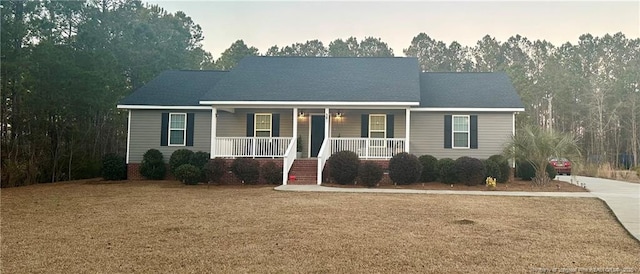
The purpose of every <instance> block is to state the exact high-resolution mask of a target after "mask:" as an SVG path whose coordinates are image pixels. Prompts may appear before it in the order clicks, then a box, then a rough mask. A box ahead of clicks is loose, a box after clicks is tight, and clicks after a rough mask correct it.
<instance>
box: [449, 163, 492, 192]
mask: <svg viewBox="0 0 640 274" xmlns="http://www.w3.org/2000/svg"><path fill="white" fill-rule="evenodd" d="M454 170H455V171H456V172H457V173H458V182H461V183H464V184H466V185H468V186H477V185H479V184H483V183H484V180H485V178H486V177H485V173H486V171H485V169H484V164H482V161H480V160H479V159H476V158H472V157H467V156H463V157H460V158H458V159H456V161H455V164H454Z"/></svg>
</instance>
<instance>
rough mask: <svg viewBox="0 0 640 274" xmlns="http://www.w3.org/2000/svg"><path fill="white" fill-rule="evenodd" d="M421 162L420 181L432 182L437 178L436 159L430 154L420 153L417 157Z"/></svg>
mask: <svg viewBox="0 0 640 274" xmlns="http://www.w3.org/2000/svg"><path fill="white" fill-rule="evenodd" d="M418 160H419V161H420V164H422V174H421V175H420V181H421V182H433V181H435V180H438V159H437V158H436V157H433V156H431V155H422V156H420V157H418Z"/></svg>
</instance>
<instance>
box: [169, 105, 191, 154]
mask: <svg viewBox="0 0 640 274" xmlns="http://www.w3.org/2000/svg"><path fill="white" fill-rule="evenodd" d="M173 115H184V128H182V129H179V128H171V117H172V116H173ZM187 119H189V118H188V117H187V113H186V112H170V113H169V126H168V127H167V128H168V132H167V146H170V147H183V146H186V145H187ZM171 130H182V144H172V143H171Z"/></svg>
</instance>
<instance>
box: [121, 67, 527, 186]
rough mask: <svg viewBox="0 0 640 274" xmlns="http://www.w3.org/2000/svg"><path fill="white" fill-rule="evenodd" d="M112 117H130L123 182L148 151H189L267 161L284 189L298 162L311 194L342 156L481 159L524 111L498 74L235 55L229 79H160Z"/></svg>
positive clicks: (217, 75)
mask: <svg viewBox="0 0 640 274" xmlns="http://www.w3.org/2000/svg"><path fill="white" fill-rule="evenodd" d="M118 108H120V109H127V110H128V111H129V122H128V135H127V136H128V137H127V155H126V161H127V164H128V166H129V175H130V176H131V175H136V174H137V171H136V170H137V166H138V165H139V163H140V162H141V161H142V155H143V154H144V153H145V152H146V151H147V150H148V149H150V148H155V149H158V150H160V151H161V152H162V153H163V154H164V155H165V157H167V158H168V157H169V155H171V153H172V152H173V151H175V150H177V149H181V148H188V149H191V150H193V151H208V152H210V153H211V157H212V158H214V157H223V158H236V157H253V158H266V159H274V160H276V161H278V162H279V164H281V165H282V168H283V172H284V176H283V184H287V183H288V176H287V175H288V174H289V172H290V171H291V168H292V166H294V162H300V163H301V162H303V161H305V160H306V161H310V162H307V163H311V164H307V166H308V165H312V166H313V167H314V172H313V174H312V177H313V179H315V180H314V181H315V182H316V183H318V184H320V182H322V170H323V168H324V165H325V162H326V160H327V159H328V157H329V156H330V155H331V154H332V153H334V152H337V151H341V150H351V151H354V152H356V153H357V154H358V155H359V156H360V158H361V159H367V160H382V161H388V159H390V158H391V157H392V156H393V155H394V154H396V153H399V152H405V151H406V152H409V153H412V154H415V155H423V154H430V155H433V156H435V157H437V158H443V157H449V158H453V159H455V158H458V157H460V156H471V157H476V158H480V159H484V158H488V157H489V156H491V155H493V154H498V153H500V152H501V151H502V149H503V144H504V143H505V142H506V141H507V140H508V139H509V138H510V136H511V135H512V134H514V131H515V115H516V113H518V112H521V111H524V106H523V104H522V102H521V100H520V97H519V96H518V94H517V93H516V91H515V90H514V88H513V85H512V83H511V80H510V79H509V77H508V76H507V75H506V74H505V73H428V72H427V73H424V72H420V69H419V65H418V60H417V59H416V58H403V57H394V58H331V57H246V58H244V59H243V60H241V61H240V63H239V64H238V65H237V67H236V68H234V69H233V70H231V71H165V72H163V73H162V74H160V75H159V76H158V77H156V78H155V79H153V80H152V81H150V82H149V83H148V84H146V85H145V86H143V87H142V88H140V89H138V90H136V91H135V92H134V93H132V94H131V95H130V96H128V97H126V98H125V99H123V100H122V101H121V102H120V104H119V105H118ZM298 140H300V142H301V143H302V146H301V147H302V153H300V154H301V155H296V154H297V153H296V148H297V142H298ZM316 167H317V169H316Z"/></svg>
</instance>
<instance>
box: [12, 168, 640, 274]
mask: <svg viewBox="0 0 640 274" xmlns="http://www.w3.org/2000/svg"><path fill="white" fill-rule="evenodd" d="M1 198H2V201H1V205H2V239H1V241H2V255H1V259H2V264H1V265H2V269H1V272H3V273H5V272H6V273H16V272H261V273H262V272H285V273H292V272H295V273H299V272H331V273H334V272H386V273H388V272H526V271H531V270H532V269H533V268H536V267H548V268H552V267H620V268H623V267H631V268H634V269H635V271H640V259H639V258H638V254H640V244H639V243H638V242H637V241H636V240H634V239H633V238H631V237H630V236H629V235H628V234H627V233H626V231H625V230H624V228H622V226H620V225H619V224H618V223H617V221H616V220H615V217H614V216H612V215H611V214H610V212H609V211H608V209H607V207H606V205H604V203H603V202H601V201H600V200H597V199H584V198H579V199H578V198H538V197H535V198H532V197H485V196H462V195H446V196H444V195H443V196H439V195H416V194H393V195H389V194H385V195H383V194H354V193H292V192H279V191H274V190H272V189H271V187H242V186H232V187H228V186H210V187H208V186H206V185H198V186H185V185H182V184H180V183H178V182H169V181H153V182H151V181H142V182H128V183H123V184H95V183H83V182H73V183H60V184H46V185H34V186H28V187H20V188H11V189H3V190H2V193H1Z"/></svg>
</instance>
